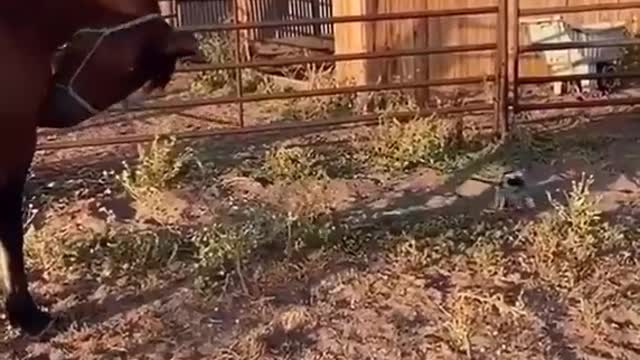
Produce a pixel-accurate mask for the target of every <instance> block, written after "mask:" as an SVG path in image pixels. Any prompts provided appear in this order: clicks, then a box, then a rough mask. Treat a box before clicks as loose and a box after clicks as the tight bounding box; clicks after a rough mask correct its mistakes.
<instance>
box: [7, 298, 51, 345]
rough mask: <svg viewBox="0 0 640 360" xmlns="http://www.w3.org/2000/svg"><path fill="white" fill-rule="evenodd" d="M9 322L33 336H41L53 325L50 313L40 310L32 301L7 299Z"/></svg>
mask: <svg viewBox="0 0 640 360" xmlns="http://www.w3.org/2000/svg"><path fill="white" fill-rule="evenodd" d="M6 311H7V315H8V318H9V324H10V325H11V326H12V327H14V328H18V329H20V330H22V332H24V333H25V334H26V335H29V336H33V337H41V336H43V335H44V334H45V333H46V332H47V331H48V330H49V329H50V328H51V326H52V325H53V323H54V321H53V318H52V317H51V315H49V314H48V313H46V312H44V311H42V310H40V309H38V308H37V306H36V305H35V304H34V303H33V301H24V302H22V301H15V300H14V301H11V300H9V301H7V303H6Z"/></svg>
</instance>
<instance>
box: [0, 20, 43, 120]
mask: <svg viewBox="0 0 640 360" xmlns="http://www.w3.org/2000/svg"><path fill="white" fill-rule="evenodd" d="M3 35H4V33H2V32H0V54H2V56H0V128H4V127H5V126H6V122H7V121H13V120H12V119H9V118H11V117H18V118H22V119H20V120H22V121H24V120H26V118H30V117H33V118H35V116H36V114H37V109H38V107H39V106H40V104H41V103H42V101H43V99H44V97H45V96H46V93H47V86H48V81H49V77H50V76H51V74H50V69H49V63H48V58H47V56H46V54H40V53H39V51H36V50H28V44H16V41H15V39H13V41H12V40H10V39H6V36H3ZM20 45H22V46H23V47H22V48H20V47H19V46H20ZM16 120H17V119H16ZM3 123H4V124H5V126H3ZM15 125H17V124H14V126H15Z"/></svg>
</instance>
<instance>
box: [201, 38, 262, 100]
mask: <svg viewBox="0 0 640 360" xmlns="http://www.w3.org/2000/svg"><path fill="white" fill-rule="evenodd" d="M234 36H235V35H228V34H219V33H211V34H207V35H205V36H202V37H201V39H200V42H199V44H200V51H201V53H202V54H203V55H204V57H205V58H206V59H207V62H208V63H210V64H220V65H221V64H230V63H233V62H235V61H236V56H235V54H234V50H233V49H234V48H235V40H234ZM241 71H242V73H241V75H242V76H241V77H242V89H243V91H244V92H246V93H252V92H256V91H257V90H258V89H259V88H260V86H262V85H263V84H264V82H265V78H264V76H262V75H261V74H260V73H259V72H257V71H255V70H253V69H242V70H241ZM237 84H238V82H237V77H236V71H235V70H227V69H224V70H208V71H203V72H201V73H198V74H197V75H196V77H195V79H194V80H193V82H192V83H191V91H192V92H194V93H196V94H202V95H207V94H211V93H216V92H219V91H222V92H223V93H225V94H228V93H231V92H233V91H235V90H236V88H237Z"/></svg>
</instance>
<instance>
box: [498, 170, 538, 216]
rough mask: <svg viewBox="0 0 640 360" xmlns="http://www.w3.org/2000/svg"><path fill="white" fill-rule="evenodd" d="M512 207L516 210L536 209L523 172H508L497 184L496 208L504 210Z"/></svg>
mask: <svg viewBox="0 0 640 360" xmlns="http://www.w3.org/2000/svg"><path fill="white" fill-rule="evenodd" d="M511 207H513V208H516V209H520V208H523V207H527V208H529V209H532V208H534V207H535V203H534V201H533V198H531V196H530V195H529V190H528V188H527V183H526V181H525V179H524V174H523V173H522V171H506V172H504V173H503V174H502V177H501V179H500V181H499V182H498V183H497V184H496V195H495V208H496V209H497V210H502V209H505V208H511Z"/></svg>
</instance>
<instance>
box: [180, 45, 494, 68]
mask: <svg viewBox="0 0 640 360" xmlns="http://www.w3.org/2000/svg"><path fill="white" fill-rule="evenodd" d="M496 48H497V45H496V44H491V43H485V44H471V45H453V46H442V47H429V48H422V49H402V50H390V51H377V52H360V53H352V54H340V55H321V56H307V57H295V58H290V59H281V60H262V61H251V62H245V63H232V64H207V65H190V66H188V67H182V68H178V69H177V70H176V71H178V72H183V73H185V72H198V71H218V70H234V69H238V68H243V69H252V68H259V67H272V66H289V65H302V64H308V63H311V62H337V61H351V60H369V59H382V58H391V57H405V56H420V55H432V54H452V53H463V52H474V51H491V50H496Z"/></svg>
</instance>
